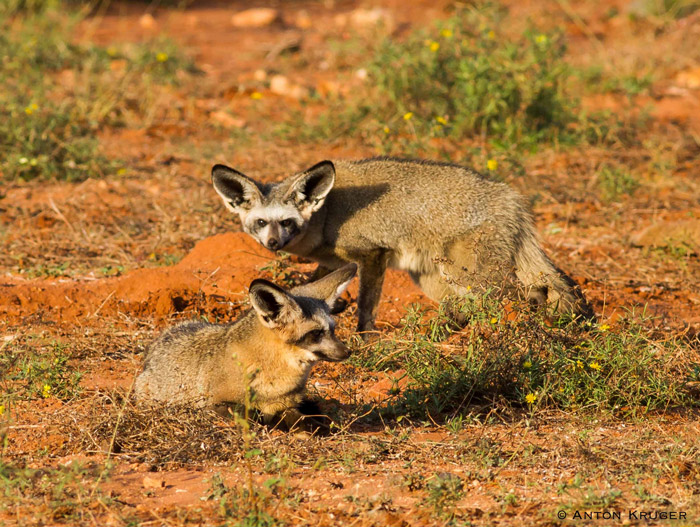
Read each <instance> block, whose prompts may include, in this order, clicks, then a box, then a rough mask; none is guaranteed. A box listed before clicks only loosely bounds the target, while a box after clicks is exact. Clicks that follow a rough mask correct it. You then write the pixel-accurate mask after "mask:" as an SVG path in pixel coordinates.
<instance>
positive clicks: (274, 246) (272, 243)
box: [267, 238, 280, 251]
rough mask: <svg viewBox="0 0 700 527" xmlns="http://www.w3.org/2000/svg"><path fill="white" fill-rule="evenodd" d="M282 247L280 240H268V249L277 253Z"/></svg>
mask: <svg viewBox="0 0 700 527" xmlns="http://www.w3.org/2000/svg"><path fill="white" fill-rule="evenodd" d="M279 247H280V242H279V241H278V240H275V239H274V238H273V239H272V240H267V248H268V249H270V250H271V251H276V250H277V249H279Z"/></svg>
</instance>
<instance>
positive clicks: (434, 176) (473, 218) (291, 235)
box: [212, 157, 593, 331]
mask: <svg viewBox="0 0 700 527" xmlns="http://www.w3.org/2000/svg"><path fill="white" fill-rule="evenodd" d="M212 180H213V184H214V188H215V190H216V192H217V193H218V194H219V195H220V196H221V198H222V199H223V201H224V204H225V205H226V207H227V208H229V209H230V210H231V211H233V212H234V213H236V214H238V215H239V216H240V219H241V223H242V225H243V230H244V231H245V232H246V233H248V234H249V235H251V236H252V237H254V238H255V239H256V240H257V241H258V242H260V243H261V244H262V245H263V246H265V247H267V248H268V249H270V250H281V249H284V250H285V251H288V252H291V253H293V254H296V255H299V256H302V257H307V258H310V259H312V260H315V261H317V262H318V263H319V268H318V270H317V273H316V276H317V277H318V276H323V275H324V273H327V272H329V271H330V270H332V269H337V268H338V267H340V266H342V265H344V264H345V263H346V262H355V263H357V264H358V266H359V278H360V290H359V296H358V317H359V321H358V330H359V331H367V330H371V329H372V328H373V325H374V319H375V316H376V313H377V306H378V303H379V298H380V295H381V289H382V282H383V280H384V274H385V270H386V268H387V267H394V268H398V269H403V270H405V271H407V272H408V273H409V274H410V276H411V277H412V279H413V280H414V281H415V282H416V283H417V284H418V285H419V286H420V287H421V288H422V289H423V291H424V292H425V293H426V294H427V295H428V296H429V297H431V298H432V299H434V300H436V301H442V300H448V299H450V298H453V297H459V296H463V295H465V294H475V293H479V292H484V291H486V290H487V289H494V288H496V289H499V290H501V291H504V292H507V293H515V294H517V295H519V296H521V297H524V298H527V299H528V300H530V301H531V302H533V303H537V304H542V303H548V304H550V305H551V306H552V308H553V309H554V311H555V312H557V313H566V314H570V315H572V316H576V317H579V318H582V319H590V318H592V317H593V311H592V308H591V306H590V305H589V304H588V302H587V301H586V299H585V298H584V296H583V294H582V293H581V291H580V289H579V288H578V286H577V285H576V283H575V282H574V281H573V280H572V279H571V278H570V277H569V276H567V275H566V274H565V273H564V272H563V271H561V270H560V269H559V268H558V267H557V266H556V265H554V263H552V261H551V260H550V259H549V257H548V256H547V255H546V254H545V253H544V251H543V250H542V248H541V247H540V244H539V242H538V240H537V236H536V233H535V228H534V223H533V218H532V214H531V212H530V210H529V207H528V205H527V203H526V200H525V199H524V198H523V196H521V195H520V194H519V193H518V192H516V191H515V190H514V189H512V188H511V187H509V186H508V185H506V184H504V183H501V182H497V181H493V180H491V179H488V178H486V177H484V176H482V175H480V174H479V173H477V172H475V171H473V170H471V169H469V168H465V167H462V166H458V165H454V164H448V163H437V162H430V161H418V160H404V159H394V158H387V157H383V158H373V159H363V160H359V161H322V162H320V163H318V164H316V165H314V166H312V167H311V168H309V169H308V170H305V171H304V172H301V173H298V174H295V175H292V176H290V177H288V178H287V179H285V180H283V181H281V182H279V183H261V182H258V181H255V180H254V179H251V178H249V177H247V176H245V175H244V174H242V173H240V172H238V171H236V170H234V169H232V168H229V167H227V166H224V165H216V166H214V168H213V169H212Z"/></svg>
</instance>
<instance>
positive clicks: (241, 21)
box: [231, 7, 280, 28]
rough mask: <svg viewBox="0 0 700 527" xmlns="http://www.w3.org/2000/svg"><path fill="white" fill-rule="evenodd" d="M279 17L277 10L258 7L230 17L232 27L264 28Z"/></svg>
mask: <svg viewBox="0 0 700 527" xmlns="http://www.w3.org/2000/svg"><path fill="white" fill-rule="evenodd" d="M279 16H280V13H279V11H278V10H277V9H272V8H269V7H258V8H253V9H246V10H245V11H239V12H238V13H236V14H235V15H233V16H232V17H231V24H232V25H233V26H234V27H248V28H250V27H265V26H269V25H270V24H272V23H273V22H275V21H276V20H278V19H279Z"/></svg>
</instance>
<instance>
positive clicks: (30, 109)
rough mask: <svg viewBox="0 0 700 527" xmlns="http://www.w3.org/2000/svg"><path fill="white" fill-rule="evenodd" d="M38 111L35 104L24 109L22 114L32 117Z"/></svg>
mask: <svg viewBox="0 0 700 527" xmlns="http://www.w3.org/2000/svg"><path fill="white" fill-rule="evenodd" d="M38 109H39V105H38V104H36V103H32V104H30V105H29V106H27V107H26V108H25V109H24V113H26V114H27V115H32V114H33V113H34V112H35V111H37V110H38Z"/></svg>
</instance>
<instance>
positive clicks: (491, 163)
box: [486, 159, 498, 171]
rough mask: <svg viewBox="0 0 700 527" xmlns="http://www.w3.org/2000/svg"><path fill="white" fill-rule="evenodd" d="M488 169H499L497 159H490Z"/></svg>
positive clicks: (487, 163) (487, 164)
mask: <svg viewBox="0 0 700 527" xmlns="http://www.w3.org/2000/svg"><path fill="white" fill-rule="evenodd" d="M486 168H488V169H489V170H492V171H493V170H496V169H497V168H498V161H496V160H495V159H489V160H488V161H487V162H486Z"/></svg>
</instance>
